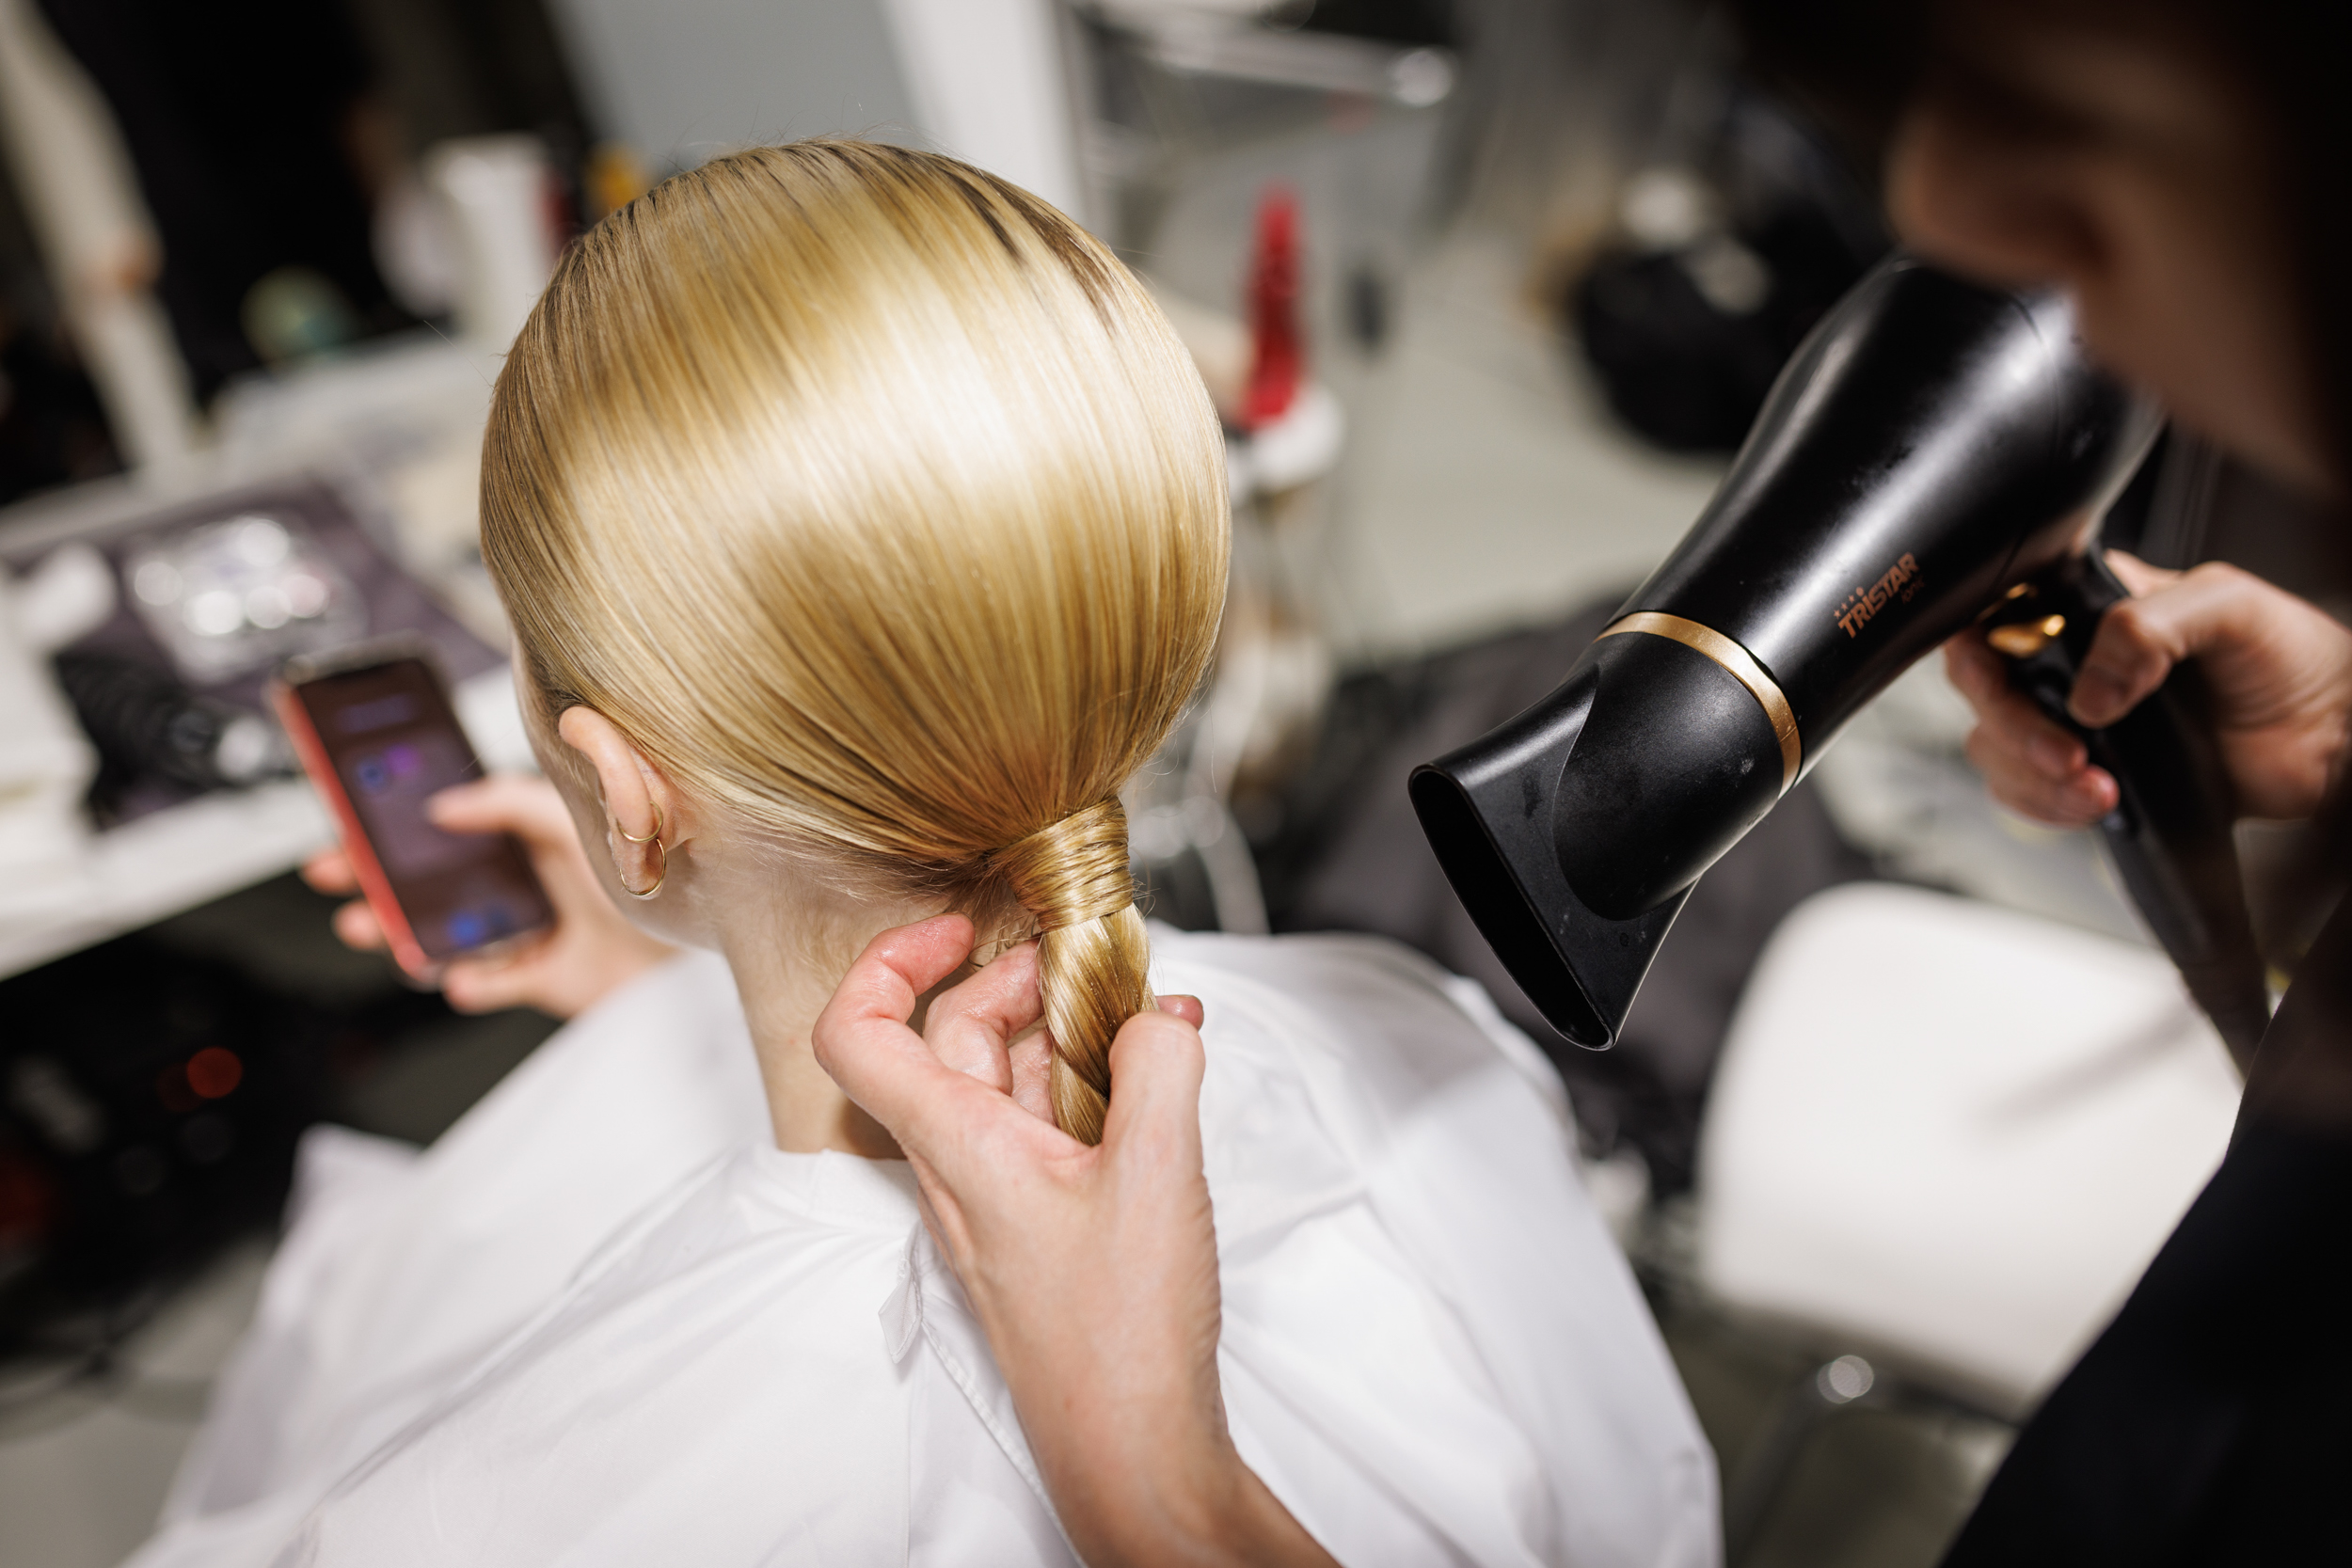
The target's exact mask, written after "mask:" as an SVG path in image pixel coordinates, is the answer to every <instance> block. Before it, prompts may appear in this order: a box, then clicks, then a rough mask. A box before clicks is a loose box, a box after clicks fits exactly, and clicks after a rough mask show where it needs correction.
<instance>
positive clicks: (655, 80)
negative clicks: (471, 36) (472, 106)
mask: <svg viewBox="0 0 2352 1568" xmlns="http://www.w3.org/2000/svg"><path fill="white" fill-rule="evenodd" d="M550 9H551V11H552V13H553V16H554V19H555V24H556V26H557V29H558V30H559V32H560V33H561V35H562V37H563V40H564V48H565V51H566V53H567V54H568V55H570V57H571V65H572V70H573V74H574V76H575V77H576V79H577V80H578V81H579V83H580V90H581V91H582V92H583V93H584V94H586V96H587V99H588V110H589V114H590V116H591V118H592V119H594V120H595V122H596V126H597V128H598V129H599V130H601V131H603V132H604V133H605V134H606V135H613V136H617V137H619V138H620V139H621V140H623V141H625V142H627V143H628V144H629V146H630V147H631V148H633V149H635V150H636V151H637V153H638V155H639V156H640V157H642V158H644V160H645V163H646V165H647V166H648V167H649V168H651V169H653V170H654V171H655V172H656V173H660V172H664V171H666V170H668V169H671V168H685V167H691V166H693V165H695V164H698V163H701V162H702V161H703V160H705V159H706V158H708V157H710V156H712V155H713V154H716V153H719V152H723V151H725V150H727V149H729V148H733V147H740V146H743V145H744V144H746V143H750V142H767V141H779V140H783V139H786V138H787V137H792V136H813V135H822V134H824V133H827V132H852V133H862V134H867V135H880V136H882V137H883V138H884V139H888V140H911V139H919V138H918V137H917V136H916V135H914V133H915V130H916V121H915V118H914V100H913V98H912V97H911V96H910V94H909V93H908V91H907V88H906V83H905V77H904V75H903V74H902V72H901V71H900V70H899V67H898V58H897V54H896V51H895V49H894V48H893V45H892V40H891V35H890V28H889V24H887V22H885V20H884V19H883V16H882V10H881V8H880V6H879V5H878V4H877V0H553V4H552V6H551V7H550Z"/></svg>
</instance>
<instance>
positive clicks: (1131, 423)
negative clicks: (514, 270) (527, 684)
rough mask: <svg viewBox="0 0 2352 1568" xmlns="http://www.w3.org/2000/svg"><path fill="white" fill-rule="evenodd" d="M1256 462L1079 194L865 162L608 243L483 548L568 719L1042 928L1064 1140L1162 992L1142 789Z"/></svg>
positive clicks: (966, 901) (514, 445) (1097, 1101)
mask: <svg viewBox="0 0 2352 1568" xmlns="http://www.w3.org/2000/svg"><path fill="white" fill-rule="evenodd" d="M1227 547H1228V523H1227V514H1226V498H1225V459H1224V452H1223V447H1222V444H1221V441H1220V438H1219V436H1218V432H1217V425H1216V415H1215V414H1214V412H1212V410H1211V408H1210V405H1209V400H1208V397H1207V394H1206V393H1205V392H1204V391H1203V389H1202V388H1201V385H1200V376H1199V374H1198V373H1197V372H1195V371H1194V369H1193V367H1192V363H1191V361H1190V360H1189V358H1188V357H1187V356H1185V353H1184V349H1183V347H1182V346H1181V345H1180V344H1179V343H1178V341H1176V338H1175V336H1174V334H1173V333H1172V332H1171V331H1170V330H1169V328H1168V325H1167V323H1166V322H1165V321H1164V320H1163V319H1162V318H1161V316H1160V313H1159V311H1158V310H1157V309H1155V308H1154V307H1153V306H1152V302H1151V300H1150V298H1149V297H1148V296H1147V295H1146V293H1144V291H1143V289H1142V288H1141V287H1140V286H1139V285H1138V284H1137V283H1136V280H1135V279H1134V278H1133V277H1131V276H1129V274H1128V273H1127V272H1126V270H1125V269H1124V268H1123V267H1121V266H1120V264H1119V262H1118V261H1116V260H1115V259H1114V258H1113V257H1112V256H1111V255H1110V254H1109V253H1108V252H1107V251H1106V250H1104V248H1103V247H1102V246H1101V245H1098V244H1096V243H1095V242H1094V240H1092V239H1091V238H1089V236H1088V235H1087V234H1086V233H1085V232H1084V231H1083V230H1080V229H1079V228H1078V227H1077V226H1076V225H1074V224H1073V223H1072V222H1071V221H1070V220H1069V219H1067V218H1065V217H1063V216H1062V215H1061V214H1059V213H1057V212H1056V211H1054V209H1052V208H1051V207H1049V206H1047V205H1046V204H1045V203H1044V202H1041V201H1040V200H1038V199H1037V198H1035V197H1033V196H1030V195H1028V194H1027V193H1026V192H1025V191H1022V190H1020V189H1017V188H1016V187H1014V186H1012V185H1009V184H1007V183H1006V182H1003V181H1001V180H998V179H995V178H994V177H993V176H991V175H988V174H986V173H983V172H982V171H980V170H978V169H975V168H972V167H969V166H965V165H963V164H960V163H957V162H955V161H954V160H952V159H948V158H944V157H940V156H937V155H935V154H931V153H925V152H917V151H910V150H906V149H903V148H896V147H887V146H881V145H875V144H870V143H865V142H857V141H843V140H818V141H805V142H798V143H794V144H791V145H788V146H785V147H771V148H762V149H758V150H751V151H745V152H739V153H736V154H734V155H732V156H729V157H724V158H721V159H718V160H716V161H715V162H712V163H708V164H706V165H704V166H701V167H700V168H697V169H694V170H692V171H691V172H689V173H686V174H681V175H679V176H677V177H676V178H675V179H673V180H670V181H668V182H665V183H663V184H662V185H660V187H658V188H657V189H655V190H654V191H652V192H651V193H650V194H648V195H646V196H645V197H644V198H640V199H639V200H637V201H635V202H632V203H631V204H630V205H628V207H625V208H623V209H622V210H621V211H619V212H617V213H615V214H612V216H611V217H609V218H607V219H606V220H605V221H604V222H602V223H601V224H599V225H597V226H596V228H595V229H594V230H591V231H590V232H589V233H588V234H587V235H585V236H584V237H583V238H582V239H581V240H580V243H579V244H577V245H574V246H573V247H572V248H571V250H570V251H569V252H568V253H567V254H566V255H565V256H564V260H563V261H562V263H561V264H560V265H559V266H558V267H557V268H556V272H555V277H554V279H553V280H552V281H551V282H550V283H549V284H548V291H547V294H546V296H545V297H544V298H543V299H542V300H541V301H540V303H539V306H538V309H535V310H533V311H532V316H531V320H530V322H529V324H528V325H525V326H524V328H523V330H522V335H521V337H520V338H518V339H517V340H516V343H515V347H514V350H513V352H512V354H511V355H510V356H509V357H508V359H507V362H506V366H505V369H504V370H503V372H501V374H500V376H499V381H498V390H497V394H496V397H495V399H494V401H493V404H492V407H491V414H490V424H489V431H488V435H487V436H486V438H485V444H484V451H483V471H482V548H483V555H484V558H485V560H486V561H487V562H488V563H489V566H490V570H491V573H492V574H493V576H494V577H495V578H497V580H498V584H499V587H500V591H501V594H502V595H503V596H504V599H505V602H506V607H507V610H508V612H509V614H510V615H511V616H512V617H513V620H514V625H515V631H516V639H517V641H518V642H519V644H520V649H521V652H522V654H523V656H524V658H525V660H526V662H527V665H528V668H529V669H530V671H531V672H532V676H533V678H534V679H535V680H536V682H537V683H538V686H539V689H540V691H541V692H542V694H543V695H544V696H545V697H546V699H547V700H548V704H549V711H550V712H560V711H562V709H563V708H564V707H565V706H568V705H572V704H576V703H577V704H585V705H587V706H589V707H591V708H594V709H595V710H596V711H597V712H599V713H601V714H603V715H605V716H606V717H607V718H608V719H610V720H612V722H613V723H614V724H616V725H618V726H619V727H620V728H621V729H622V731H623V732H625V733H626V734H627V735H628V736H629V738H630V739H631V740H632V741H634V742H635V743H636V744H637V746H638V747H639V748H640V749H641V750H642V751H643V752H644V753H645V754H646V755H647V756H648V757H650V758H651V759H653V761H654V762H655V763H656V764H657V765H658V766H659V767H660V768H661V769H662V770H663V772H664V773H665V774H666V775H668V777H670V778H671V779H672V780H674V781H675V783H676V784H678V785H679V786H680V787H681V788H683V789H686V790H687V791H689V792H690V793H691V794H692V795H693V796H694V797H695V798H696V799H697V800H702V801H706V802H708V803H709V804H710V805H712V806H713V807H715V808H717V809H718V810H719V811H721V812H722V813H723V814H726V815H727V816H729V817H730V818H731V819H733V820H736V821H739V822H740V823H742V824H746V825H748V826H749V827H751V828H752V829H754V830H755V832H758V833H759V834H761V835H762V836H765V837H768V838H771V839H772V840H773V841H774V842H776V843H778V844H781V845H782V846H784V847H787V850H789V851H791V852H793V853H795V854H798V855H801V856H803V857H806V858H808V859H809V860H810V861H812V862H813V863H815V864H816V865H818V867H819V868H820V870H821V871H822V873H823V875H824V876H825V877H826V878H828V879H830V880H832V881H833V882H834V884H835V885H838V886H841V887H844V888H845V889H846V890H848V891H850V892H851V893H855V894H865V895H876V896H891V897H899V898H905V897H910V896H912V897H917V898H925V899H930V898H936V899H940V900H944V901H945V902H946V904H947V905H948V906H950V907H954V908H960V909H964V910H967V911H971V912H972V913H973V915H974V918H975V919H976V921H977V922H979V923H980V925H981V927H982V929H983V931H984V932H990V931H993V932H996V933H1000V934H1018V933H1019V932H1020V931H1021V930H1023V929H1025V928H1026V929H1034V930H1035V931H1037V932H1038V933H1039V934H1040V936H1041V942H1040V947H1041V955H1040V956H1041V968H1042V971H1043V989H1044V997H1045V1012H1046V1022H1047V1024H1048V1027H1049V1028H1050V1029H1051V1031H1052V1034H1053V1039H1054V1046H1055V1053H1056V1054H1055V1062H1054V1068H1053V1080H1052V1095H1053V1101H1054V1106H1055V1113H1056V1116H1057V1119H1058V1120H1059V1122H1060V1123H1061V1125H1062V1126H1063V1127H1065V1128H1066V1129H1068V1130H1069V1131H1070V1132H1072V1133H1073V1134H1074V1135H1076V1136H1078V1137H1080V1138H1083V1139H1086V1140H1087V1141H1089V1142H1094V1141H1097V1140H1099V1138H1100V1137H1101V1135H1102V1121H1103V1115H1104V1106H1105V1104H1106V1096H1107V1094H1108V1092H1109V1087H1110V1074H1109V1067H1108V1057H1109V1050H1110V1041H1111V1037H1112V1035H1113V1034H1114V1033H1115V1032H1116V1031H1117V1029H1118V1027H1119V1025H1120V1023H1122V1022H1125V1021H1126V1020H1127V1018H1129V1017H1130V1016H1132V1015H1133V1014H1135V1013H1136V1012H1138V1011H1140V1010H1142V1009H1143V1008H1145V1007H1147V1006H1151V996H1150V993H1149V991H1148V990H1147V989H1146V984H1145V971H1146V966H1147V964H1148V961H1149V958H1150V948H1149V943H1148V942H1147V940H1146V937H1145V934H1144V927H1143V922H1142V918H1141V916H1140V915H1138V914H1137V912H1136V908H1135V899H1134V893H1135V890H1134V885H1133V882H1132V881H1131V879H1130V877H1129V873H1128V861H1127V825H1126V818H1125V816H1124V815H1123V814H1122V813H1121V811H1120V805H1119V800H1118V792H1119V789H1120V785H1121V784H1123V783H1124V782H1125V781H1126V780H1127V778H1128V777H1129V776H1130V775H1131V774H1132V773H1133V772H1134V771H1135V770H1136V768H1137V767H1139V766H1140V765H1141V764H1142V763H1143V762H1144V760H1145V759H1146V758H1147V757H1149V756H1150V755H1151V754H1152V752H1153V751H1154V750H1155V749H1156V748H1157V747H1158V746H1159V744H1160V742H1161V741H1162V739H1163V738H1164V737H1165V736H1166V735H1167V733H1168V729H1169V728H1170V726H1171V725H1172V724H1173V723H1174V721H1175V720H1176V719H1177V717H1178V715H1179V713H1180V712H1181V710H1182V708H1183V707H1184V704H1185V702H1186V701H1187V699H1188V698H1189V697H1190V695H1191V693H1192V691H1193V689H1194V688H1195V686H1196V685H1197V684H1198V683H1199V681H1200V676H1201V673H1202V672H1203V670H1204V669H1205V667H1206V665H1207V663H1208V660H1209V657H1210V653H1211V650H1212V648H1213V646H1214V644H1215V641H1216V625H1217V616H1218V612H1219V609H1220V606H1221V605H1222V602H1223V598H1224V592H1225V568H1226V551H1227Z"/></svg>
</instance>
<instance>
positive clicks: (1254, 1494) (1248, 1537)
mask: <svg viewBox="0 0 2352 1568" xmlns="http://www.w3.org/2000/svg"><path fill="white" fill-rule="evenodd" d="M1055 1468H1056V1469H1059V1470H1065V1472H1066V1473H1064V1474H1061V1475H1057V1474H1054V1473H1052V1472H1050V1471H1049V1473H1048V1476H1047V1484H1048V1488H1049V1490H1051V1491H1052V1492H1053V1494H1054V1499H1055V1502H1056V1504H1057V1507H1058V1508H1059V1511H1060V1513H1061V1518H1062V1527H1063V1528H1065V1529H1067V1530H1068V1531H1069V1532H1070V1539H1071V1542H1072V1544H1073V1545H1075V1546H1076V1547H1077V1548H1078V1555H1079V1557H1080V1558H1081V1559H1083V1560H1085V1561H1086V1562H1087V1563H1088V1564H1089V1568H1244V1565H1247V1568H1261V1565H1270V1568H1336V1564H1335V1563H1334V1561H1333V1560H1332V1558H1331V1555H1330V1554H1329V1553H1328V1552H1326V1551H1325V1550H1324V1549H1323V1548H1322V1546H1320V1545H1318V1544H1316V1542H1315V1539H1314V1537H1312V1536H1311V1535H1309V1534H1308V1533H1307V1531H1306V1529H1305V1528H1304V1527H1302V1526H1301V1525H1300V1524H1299V1523H1298V1521H1297V1520H1296V1519H1295V1518H1293V1517H1292V1516H1291V1513H1290V1510H1288V1509H1286V1508H1284V1507H1283V1506H1282V1503H1281V1500H1280V1499H1279V1498H1278V1497H1275V1495H1274V1493H1273V1492H1272V1491H1271V1490H1270V1489H1269V1488H1268V1487H1267V1486H1266V1484H1265V1482H1264V1481H1261V1480H1260V1479H1259V1478H1258V1475H1257V1472H1255V1471H1254V1470H1252V1469H1250V1468H1249V1466H1248V1465H1246V1464H1244V1463H1243V1461H1242V1458H1241V1455H1240V1454H1238V1453H1237V1452H1235V1451H1234V1449H1233V1448H1232V1444H1231V1443H1222V1444H1219V1445H1217V1446H1216V1449H1215V1450H1213V1451H1210V1452H1206V1453H1202V1454H1200V1455H1199V1456H1198V1457H1197V1458H1195V1459H1193V1460H1191V1461H1189V1462H1186V1461H1182V1460H1178V1459H1177V1458H1176V1457H1175V1456H1173V1455H1170V1454H1167V1453H1165V1452H1163V1453H1156V1454H1153V1455H1152V1456H1151V1458H1150V1460H1149V1462H1148V1463H1141V1464H1135V1465H1121V1466H1116V1467H1106V1466H1104V1465H1100V1464H1099V1463H1097V1464H1094V1465H1088V1466H1087V1472H1088V1473H1085V1474H1080V1473H1076V1472H1075V1471H1074V1467H1064V1466H1056V1467H1055Z"/></svg>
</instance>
